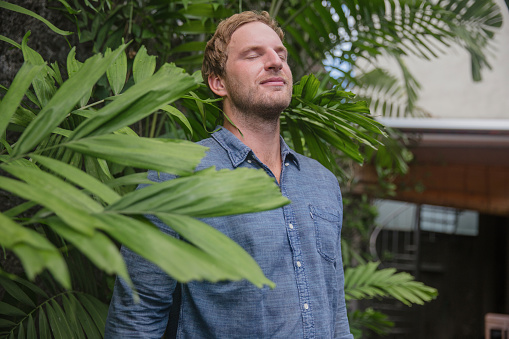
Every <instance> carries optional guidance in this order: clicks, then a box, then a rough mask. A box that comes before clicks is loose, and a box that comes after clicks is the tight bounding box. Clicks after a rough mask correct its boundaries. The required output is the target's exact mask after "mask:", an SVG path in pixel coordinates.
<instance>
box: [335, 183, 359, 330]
mask: <svg viewBox="0 0 509 339" xmlns="http://www.w3.org/2000/svg"><path fill="white" fill-rule="evenodd" d="M338 189H339V187H338ZM339 203H340V206H341V210H342V211H343V201H342V198H341V193H340V196H339ZM342 224H343V221H341V226H342ZM338 247H339V248H338V251H339V253H338V255H337V258H338V260H337V262H336V268H337V272H338V283H339V286H338V290H339V296H338V313H337V314H336V323H335V326H334V328H335V333H334V338H336V339H354V338H353V335H352V334H351V333H350V325H349V324H348V317H347V311H346V301H345V274H344V271H343V257H342V254H341V238H340V241H339V246H338Z"/></svg>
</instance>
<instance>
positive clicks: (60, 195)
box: [0, 166, 100, 236]
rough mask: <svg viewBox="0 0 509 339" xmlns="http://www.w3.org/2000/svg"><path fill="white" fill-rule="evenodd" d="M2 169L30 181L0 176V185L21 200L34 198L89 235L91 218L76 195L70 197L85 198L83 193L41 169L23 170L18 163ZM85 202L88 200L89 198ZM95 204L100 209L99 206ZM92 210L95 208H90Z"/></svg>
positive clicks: (92, 226) (92, 223)
mask: <svg viewBox="0 0 509 339" xmlns="http://www.w3.org/2000/svg"><path fill="white" fill-rule="evenodd" d="M4 168H5V169H6V170H9V171H12V172H13V173H15V174H18V175H21V176H27V178H28V179H29V182H30V184H27V183H23V182H21V181H18V180H13V179H10V178H7V177H0V188H2V189H4V190H6V191H9V192H11V193H13V194H15V195H17V196H20V197H22V198H24V199H27V200H32V201H36V202H37V203H38V204H40V205H42V206H45V207H47V208H48V209H50V210H52V211H54V212H55V213H56V214H57V215H58V216H59V217H61V218H62V220H64V221H65V222H66V223H67V224H68V225H69V226H71V227H72V228H74V229H75V230H76V231H77V232H81V233H83V234H86V235H89V236H91V235H93V233H94V229H93V228H94V220H93V219H91V218H90V215H89V212H90V211H89V210H86V209H84V207H83V205H82V204H81V203H80V201H81V199H80V198H77V197H72V194H73V193H76V194H78V195H81V198H83V197H86V198H88V197H87V196H86V195H84V194H83V193H82V192H80V191H79V190H77V189H75V188H73V187H71V186H70V185H69V186H67V185H68V184H66V183H64V182H63V181H61V180H59V179H58V178H56V177H51V176H50V175H49V174H45V173H44V172H42V171H34V170H32V171H30V170H31V169H29V171H24V170H22V169H21V167H19V166H6V167H4ZM25 170H26V169H25ZM29 176H30V177H29ZM46 179H48V181H46ZM69 194H71V196H69ZM88 202H89V203H90V201H88ZM98 207H99V209H100V205H98ZM93 210H97V209H95V208H94V209H93Z"/></svg>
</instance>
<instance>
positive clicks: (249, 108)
mask: <svg viewBox="0 0 509 339" xmlns="http://www.w3.org/2000/svg"><path fill="white" fill-rule="evenodd" d="M240 86H241V85H237V84H235V83H234V84H232V85H231V86H228V87H229V88H228V93H229V99H230V102H231V105H232V106H233V107H232V108H233V109H234V110H235V111H236V112H237V113H239V114H240V115H242V116H243V117H244V118H246V119H253V118H257V119H260V120H263V121H265V122H277V121H278V120H279V116H280V115H281V112H283V111H284V110H285V109H286V108H287V107H288V105H290V102H291V99H292V85H291V82H290V84H289V85H287V87H286V88H283V89H282V90H281V91H276V93H272V94H277V95H269V94H265V93H263V94H261V95H253V93H248V92H246V90H245V89H244V88H241V87H240Z"/></svg>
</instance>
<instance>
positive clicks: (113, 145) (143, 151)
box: [65, 134, 206, 175]
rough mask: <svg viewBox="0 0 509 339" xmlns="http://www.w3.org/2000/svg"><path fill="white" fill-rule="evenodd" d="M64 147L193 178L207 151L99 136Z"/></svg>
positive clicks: (184, 143)
mask: <svg viewBox="0 0 509 339" xmlns="http://www.w3.org/2000/svg"><path fill="white" fill-rule="evenodd" d="M65 146H66V147H68V148H70V149H72V150H74V151H76V152H80V153H84V154H88V155H92V156H95V157H98V158H101V159H106V160H108V161H112V162H115V163H118V164H122V165H127V166H133V167H137V168H145V169H154V170H157V171H162V172H168V173H173V174H178V175H185V174H190V173H191V172H192V171H193V170H194V168H195V167H196V166H197V165H198V164H199V163H200V160H201V158H203V157H204V156H205V151H206V148H205V147H203V146H200V145H198V144H195V143H192V142H189V141H184V140H167V139H152V138H140V137H136V136H130V135H122V134H108V135H99V136H95V137H90V138H85V139H82V140H76V141H71V142H69V143H67V144H65Z"/></svg>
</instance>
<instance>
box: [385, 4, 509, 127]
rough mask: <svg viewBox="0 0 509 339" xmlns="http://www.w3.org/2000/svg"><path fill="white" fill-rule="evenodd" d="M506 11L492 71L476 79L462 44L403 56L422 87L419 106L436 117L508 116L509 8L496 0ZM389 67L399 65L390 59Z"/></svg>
mask: <svg viewBox="0 0 509 339" xmlns="http://www.w3.org/2000/svg"><path fill="white" fill-rule="evenodd" d="M496 2H497V4H498V5H499V6H500V8H501V10H502V14H503V21H504V23H503V26H502V27H501V29H500V31H499V32H498V33H497V34H496V36H495V39H494V41H493V48H492V50H493V53H492V54H493V56H492V57H491V58H489V62H490V64H491V66H492V70H488V69H486V70H484V71H483V72H482V77H483V80H482V81H481V82H474V81H473V80H472V72H471V66H470V57H469V55H468V53H467V52H466V51H465V50H462V49H460V48H459V47H454V48H445V47H444V48H443V50H444V52H445V53H446V54H440V55H439V58H438V59H432V60H431V61H429V60H421V59H419V58H417V57H414V56H408V57H406V58H404V61H405V62H406V64H407V66H408V68H409V69H410V71H411V73H412V74H413V75H414V76H415V78H416V79H417V81H418V82H419V83H420V84H421V86H422V88H421V91H420V92H419V100H418V103H417V105H418V106H419V107H421V108H423V109H424V111H425V112H427V113H429V114H430V115H431V116H433V117H436V118H487V119H505V118H509V76H508V75H509V11H508V9H507V6H506V5H505V3H504V0H496ZM383 62H384V64H385V65H386V67H388V69H390V70H392V71H391V72H395V73H394V74H398V73H399V72H400V71H399V67H398V66H397V65H396V64H395V63H393V62H390V61H388V60H386V61H383Z"/></svg>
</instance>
